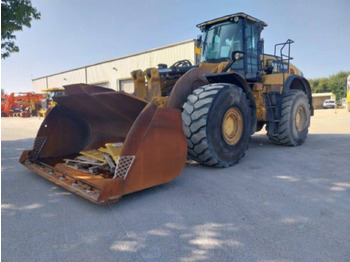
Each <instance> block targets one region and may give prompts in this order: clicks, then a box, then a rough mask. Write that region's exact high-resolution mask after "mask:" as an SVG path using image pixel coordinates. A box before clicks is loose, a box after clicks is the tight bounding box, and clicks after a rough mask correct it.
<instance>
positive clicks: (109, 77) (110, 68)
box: [32, 39, 198, 93]
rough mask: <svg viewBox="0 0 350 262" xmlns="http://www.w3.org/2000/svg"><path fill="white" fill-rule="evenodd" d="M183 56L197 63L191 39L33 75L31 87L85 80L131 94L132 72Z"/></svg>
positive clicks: (36, 88) (180, 58) (85, 81)
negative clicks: (98, 61) (36, 75)
mask: <svg viewBox="0 0 350 262" xmlns="http://www.w3.org/2000/svg"><path fill="white" fill-rule="evenodd" d="M182 59H188V60H189V61H191V62H192V63H193V64H195V63H196V62H198V61H197V60H198V57H197V56H196V55H195V41H194V40H193V39H192V40H188V41H184V42H180V43H176V44H173V45H168V46H164V47H160V48H155V49H151V50H148V51H144V52H142V53H137V54H133V55H128V56H124V57H120V58H115V59H112V60H108V61H104V62H100V63H96V64H92V65H86V66H83V67H79V68H75V69H71V70H67V71H64V72H60V73H55V74H51V75H47V76H42V77H39V78H35V79H33V80H32V81H33V89H34V91H35V92H40V91H41V90H42V89H46V88H51V87H61V86H64V85H70V84H77V83H85V84H91V85H98V86H103V87H108V88H111V89H115V90H118V91H125V92H128V93H133V92H134V86H133V82H132V80H131V76H130V72H131V71H133V70H136V69H141V70H145V69H147V68H150V67H157V65H158V64H167V65H168V66H171V65H172V64H174V63H175V62H176V61H179V60H182Z"/></svg>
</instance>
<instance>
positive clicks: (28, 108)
mask: <svg viewBox="0 0 350 262" xmlns="http://www.w3.org/2000/svg"><path fill="white" fill-rule="evenodd" d="M43 99H44V95H42V94H35V93H34V92H19V93H11V94H10V95H8V96H7V95H2V96H1V115H2V116H23V117H29V116H32V115H37V111H38V110H40V108H41V101H42V100H43Z"/></svg>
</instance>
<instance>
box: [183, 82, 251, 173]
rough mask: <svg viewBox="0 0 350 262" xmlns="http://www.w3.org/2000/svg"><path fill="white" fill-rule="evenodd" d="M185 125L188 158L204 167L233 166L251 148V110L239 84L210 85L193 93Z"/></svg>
mask: <svg viewBox="0 0 350 262" xmlns="http://www.w3.org/2000/svg"><path fill="white" fill-rule="evenodd" d="M182 122H183V128H184V132H185V135H186V138H187V144H188V157H189V158H190V159H193V160H195V161H197V162H199V163H200V164H202V165H206V166H217V167H229V166H232V165H234V164H235V163H237V162H238V161H239V160H240V159H241V158H242V157H243V156H244V154H245V151H246V150H247V149H248V145H249V140H250V130H251V126H250V125H251V108H250V106H249V101H248V99H247V96H246V94H245V93H244V91H243V90H242V89H241V88H240V87H238V86H236V85H231V84H211V85H206V86H203V87H200V88H198V89H196V90H194V91H193V93H192V94H191V95H189V96H188V98H187V102H186V103H185V104H184V106H183V112H182Z"/></svg>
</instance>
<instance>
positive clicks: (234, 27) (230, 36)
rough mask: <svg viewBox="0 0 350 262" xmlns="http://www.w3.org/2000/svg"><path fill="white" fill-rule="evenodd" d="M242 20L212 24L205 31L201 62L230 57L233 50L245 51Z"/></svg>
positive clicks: (216, 60)
mask: <svg viewBox="0 0 350 262" xmlns="http://www.w3.org/2000/svg"><path fill="white" fill-rule="evenodd" d="M240 24H241V23H240V22H238V23H231V22H226V23H222V24H218V25H212V26H210V27H209V28H207V29H206V30H205V32H204V41H203V51H202V58H201V62H204V61H207V62H218V60H219V61H220V60H221V61H223V60H227V59H230V56H231V53H232V51H243V46H242V35H243V34H242V31H241V26H240Z"/></svg>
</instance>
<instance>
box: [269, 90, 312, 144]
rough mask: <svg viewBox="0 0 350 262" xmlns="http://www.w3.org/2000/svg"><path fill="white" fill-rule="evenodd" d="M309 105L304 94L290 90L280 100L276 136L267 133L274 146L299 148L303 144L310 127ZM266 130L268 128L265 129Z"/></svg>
mask: <svg viewBox="0 0 350 262" xmlns="http://www.w3.org/2000/svg"><path fill="white" fill-rule="evenodd" d="M310 117H311V111H310V104H309V100H308V98H307V96H306V94H305V93H304V92H303V91H300V90H290V91H289V92H288V93H287V94H285V95H283V98H282V115H281V120H280V122H279V128H278V130H279V132H278V134H277V135H274V134H270V133H269V132H268V133H267V136H268V137H269V139H270V140H271V141H272V142H274V143H275V144H279V145H286V146H299V145H301V144H303V143H304V142H305V139H306V137H307V134H308V132H309V126H310ZM267 130H268V127H267Z"/></svg>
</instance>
